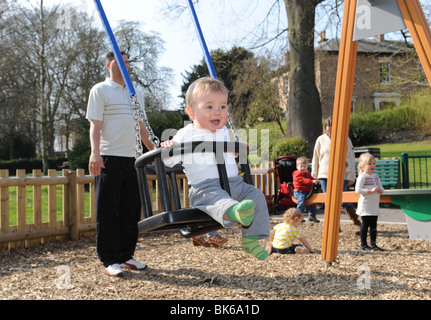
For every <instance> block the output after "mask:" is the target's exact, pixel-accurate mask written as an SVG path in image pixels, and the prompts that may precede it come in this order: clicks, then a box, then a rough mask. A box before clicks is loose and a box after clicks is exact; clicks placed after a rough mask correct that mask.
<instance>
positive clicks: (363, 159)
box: [358, 152, 376, 173]
mask: <svg viewBox="0 0 431 320" xmlns="http://www.w3.org/2000/svg"><path fill="white" fill-rule="evenodd" d="M371 161H376V159H375V158H374V156H373V155H372V154H371V153H369V152H366V153H363V154H361V155H360V156H359V163H358V173H362V172H364V171H365V170H364V166H365V165H366V164H370V163H371Z"/></svg>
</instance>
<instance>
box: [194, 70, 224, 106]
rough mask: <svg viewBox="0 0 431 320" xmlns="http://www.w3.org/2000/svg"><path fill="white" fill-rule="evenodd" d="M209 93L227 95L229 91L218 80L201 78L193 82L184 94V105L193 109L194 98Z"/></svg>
mask: <svg viewBox="0 0 431 320" xmlns="http://www.w3.org/2000/svg"><path fill="white" fill-rule="evenodd" d="M210 92H220V93H225V94H228V93H229V90H228V89H227V88H226V86H225V85H224V83H223V82H221V81H220V80H217V79H214V78H211V77H203V78H199V79H198V80H196V81H194V82H193V83H192V84H191V85H190V86H189V88H188V89H187V92H186V105H187V107H193V106H194V103H195V100H196V97H198V96H200V95H203V94H208V93H210Z"/></svg>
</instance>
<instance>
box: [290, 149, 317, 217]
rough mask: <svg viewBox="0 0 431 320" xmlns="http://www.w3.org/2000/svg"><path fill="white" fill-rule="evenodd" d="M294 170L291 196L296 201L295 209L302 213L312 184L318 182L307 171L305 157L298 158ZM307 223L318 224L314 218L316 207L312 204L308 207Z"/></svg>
mask: <svg viewBox="0 0 431 320" xmlns="http://www.w3.org/2000/svg"><path fill="white" fill-rule="evenodd" d="M296 169H298V170H295V171H293V174H292V177H293V187H294V188H295V190H294V191H293V195H294V197H295V199H296V200H297V201H298V204H297V206H296V208H297V209H298V210H299V211H301V212H304V210H305V200H306V197H307V195H308V194H309V193H310V191H311V189H312V188H313V185H314V184H319V180H317V179H314V178H313V177H312V176H311V173H310V172H309V171H308V159H307V158H306V157H299V158H298V159H296ZM308 221H311V222H320V221H319V220H317V218H316V205H315V204H313V205H311V206H308Z"/></svg>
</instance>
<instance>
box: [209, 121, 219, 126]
mask: <svg viewBox="0 0 431 320" xmlns="http://www.w3.org/2000/svg"><path fill="white" fill-rule="evenodd" d="M210 122H211V123H212V124H213V125H215V126H218V125H219V124H220V120H211V121H210Z"/></svg>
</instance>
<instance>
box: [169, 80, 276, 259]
mask: <svg viewBox="0 0 431 320" xmlns="http://www.w3.org/2000/svg"><path fill="white" fill-rule="evenodd" d="M186 103H187V107H186V112H187V114H188V115H189V117H190V119H191V120H192V121H193V122H192V123H191V124H188V125H187V126H185V127H184V128H182V129H180V130H179V131H178V132H177V134H176V135H175V136H174V137H173V138H172V140H169V141H165V142H162V144H161V146H162V147H165V148H166V147H170V146H172V145H173V144H175V143H181V142H189V141H229V140H230V139H229V132H228V129H227V128H226V126H225V124H226V121H227V118H228V90H227V88H226V87H225V86H224V84H223V83H222V82H221V81H219V80H216V79H213V78H210V77H204V78H200V79H198V80H196V81H195V82H193V83H192V84H191V85H190V87H189V88H188V90H187V92H186ZM192 157H193V159H190V158H189V159H187V158H186V156H184V158H186V159H178V157H176V156H173V157H171V158H168V159H165V160H164V162H165V164H166V165H167V166H173V165H175V164H176V163H178V162H180V161H182V162H183V167H184V172H185V174H186V176H187V179H188V182H189V184H190V189H189V199H190V204H191V206H192V207H193V208H196V209H199V210H201V211H203V212H205V213H207V214H208V215H210V216H211V217H212V218H213V219H214V220H216V221H217V222H219V223H220V224H221V225H222V226H223V227H225V228H231V227H233V226H234V225H235V224H236V223H240V224H241V225H242V246H243V248H244V250H245V251H246V252H247V253H249V254H251V255H253V256H254V257H256V258H257V259H259V260H265V259H266V258H267V257H268V252H267V251H266V250H265V249H264V248H262V246H260V244H259V242H258V240H260V239H264V238H267V237H268V236H269V215H268V208H267V205H266V200H265V196H264V195H263V193H262V192H261V191H260V190H259V189H257V188H256V187H254V186H252V185H250V184H247V183H246V182H244V181H243V178H242V177H241V176H239V175H238V166H237V164H236V161H235V155H234V154H233V153H226V154H225V164H226V171H227V174H228V178H229V186H230V191H231V194H232V195H229V194H228V193H227V192H226V191H225V190H223V189H222V187H221V186H220V180H219V174H218V170H217V163H216V160H215V156H214V155H213V154H212V153H210V154H206V155H199V157H197V156H196V157H195V156H194V155H192Z"/></svg>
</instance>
